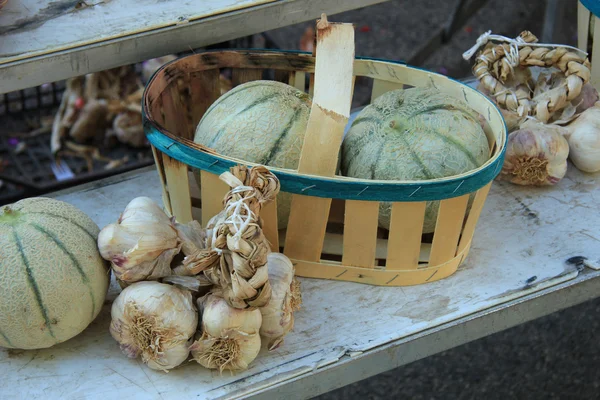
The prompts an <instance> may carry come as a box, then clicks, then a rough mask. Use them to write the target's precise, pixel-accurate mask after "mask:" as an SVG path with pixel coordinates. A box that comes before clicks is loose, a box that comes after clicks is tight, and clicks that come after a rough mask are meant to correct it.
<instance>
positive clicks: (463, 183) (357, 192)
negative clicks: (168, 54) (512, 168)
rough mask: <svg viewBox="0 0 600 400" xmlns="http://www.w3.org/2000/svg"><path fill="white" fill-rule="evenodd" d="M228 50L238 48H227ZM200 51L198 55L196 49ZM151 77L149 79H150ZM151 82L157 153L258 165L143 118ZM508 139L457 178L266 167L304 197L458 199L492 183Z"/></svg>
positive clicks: (196, 161) (214, 165)
mask: <svg viewBox="0 0 600 400" xmlns="http://www.w3.org/2000/svg"><path fill="white" fill-rule="evenodd" d="M222 51H223V50H210V51H206V52H204V53H219V52H222ZM226 51H236V50H231V49H226ZM239 51H250V52H256V51H260V52H275V53H293V54H307V55H310V53H308V52H300V51H281V50H275V51H274V50H258V49H243V50H239ZM197 54H200V53H196V55H197ZM356 59H360V60H371V61H383V62H389V63H394V64H401V65H405V66H406V67H407V68H412V69H419V70H423V71H426V72H427V73H429V74H434V75H438V76H441V77H444V78H445V79H448V80H451V81H453V82H454V83H455V84H458V85H461V86H464V87H466V88H468V89H469V90H474V89H473V88H471V87H470V86H468V85H465V84H464V83H462V82H460V81H457V80H455V79H452V78H449V77H447V76H445V75H441V74H438V73H435V72H431V71H428V70H426V69H422V68H418V67H412V66H409V65H407V64H406V63H404V62H400V61H389V60H384V59H377V58H372V57H356ZM175 62H177V60H173V61H171V62H168V63H166V64H165V65H163V66H162V67H161V68H159V69H158V70H157V71H156V72H155V73H154V75H156V74H157V73H158V72H159V71H160V70H161V69H163V68H165V67H166V66H167V65H170V64H171V63H175ZM154 75H153V76H152V78H150V80H149V81H148V82H149V83H151V82H152V80H153V78H154ZM148 87H149V85H147V86H146V88H145V89H144V95H143V97H142V116H143V124H144V132H145V133H146V137H147V138H148V141H149V142H150V143H151V144H152V145H153V146H154V147H155V148H156V149H157V150H158V151H160V152H162V153H165V154H166V155H168V156H169V157H171V158H174V159H176V160H177V161H180V162H182V163H184V164H187V165H189V166H190V167H193V168H196V169H199V170H203V171H206V172H209V173H212V174H216V175H220V174H222V173H224V172H227V171H229V170H230V168H232V167H234V166H236V165H239V164H240V163H242V164H245V165H247V166H254V165H257V164H254V163H250V162H237V161H232V160H230V159H228V158H224V157H222V156H219V155H217V154H214V153H209V152H206V151H203V150H200V149H196V148H192V147H189V146H187V145H186V144H184V143H182V142H180V141H178V140H175V139H173V138H171V137H170V136H167V135H166V134H165V133H163V132H162V131H161V130H160V129H159V128H157V127H156V126H155V125H154V124H153V122H152V121H151V120H150V119H149V118H148V117H147V115H146V110H145V107H144V105H143V104H144V100H145V99H146V95H147V89H148ZM475 91H476V92H477V93H478V94H479V95H480V96H481V97H482V100H483V101H487V102H488V103H489V104H490V105H491V106H492V107H494V109H496V110H497V112H498V113H499V114H500V117H501V118H502V114H501V112H500V110H499V109H498V107H497V106H496V105H495V104H494V103H493V102H492V101H490V100H489V99H487V98H486V97H485V96H484V95H483V94H482V93H480V92H478V91H477V90H475ZM502 122H503V126H504V132H505V134H506V133H507V128H506V123H505V122H504V119H503V118H502ZM506 142H507V140H504V141H503V144H502V148H501V149H500V151H499V152H498V154H497V155H496V156H495V157H496V158H495V160H494V161H493V162H491V163H489V164H488V165H487V166H485V167H484V168H481V169H479V170H477V171H475V172H474V173H471V174H468V175H464V176H459V177H447V178H441V179H439V180H434V181H389V182H386V181H370V180H365V179H356V178H348V177H329V178H328V177H321V176H315V175H306V174H299V173H297V172H295V171H288V170H283V169H278V168H269V169H270V170H271V171H272V172H273V174H275V176H277V178H278V179H279V182H280V184H281V190H282V191H284V192H289V193H295V194H301V195H306V196H314V197H324V198H332V199H343V200H369V201H391V202H395V201H403V202H404V201H409V202H410V201H433V200H444V199H448V198H452V197H458V196H462V195H465V194H470V193H473V192H475V191H477V190H479V189H481V188H482V187H484V186H485V185H487V184H488V183H490V182H491V181H492V180H493V179H494V178H496V176H498V174H499V173H500V170H501V169H502V165H503V163H504V155H505V152H506Z"/></svg>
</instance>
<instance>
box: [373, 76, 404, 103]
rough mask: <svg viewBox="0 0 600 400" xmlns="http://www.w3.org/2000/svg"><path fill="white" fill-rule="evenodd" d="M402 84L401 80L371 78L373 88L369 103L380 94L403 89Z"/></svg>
mask: <svg viewBox="0 0 600 400" xmlns="http://www.w3.org/2000/svg"><path fill="white" fill-rule="evenodd" d="M403 88H404V85H403V84H402V82H390V81H384V80H381V79H374V80H373V89H372V90H371V103H372V102H373V100H375V99H376V98H378V97H379V96H381V95H382V94H384V93H386V92H389V91H391V90H396V89H403Z"/></svg>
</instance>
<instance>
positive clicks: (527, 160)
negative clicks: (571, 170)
mask: <svg viewBox="0 0 600 400" xmlns="http://www.w3.org/2000/svg"><path fill="white" fill-rule="evenodd" d="M564 133H565V129H564V128H562V127H560V126H557V125H547V124H542V123H536V122H532V121H526V122H524V123H523V124H521V128H520V129H519V130H516V131H514V132H512V133H511V134H510V135H509V136H508V143H507V145H506V156H505V158H504V165H503V167H502V171H501V172H500V175H499V179H502V180H507V181H510V182H512V183H516V184H518V185H532V186H542V185H554V184H556V183H558V181H560V180H561V179H562V178H563V177H564V176H565V173H566V172H567V156H568V154H569V144H568V143H567V140H566V139H565V138H564V137H563V134H564Z"/></svg>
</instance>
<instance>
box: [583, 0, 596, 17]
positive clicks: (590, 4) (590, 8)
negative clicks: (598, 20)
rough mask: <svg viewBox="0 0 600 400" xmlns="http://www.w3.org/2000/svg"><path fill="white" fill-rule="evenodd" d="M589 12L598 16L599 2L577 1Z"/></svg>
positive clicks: (590, 0) (589, 0)
mask: <svg viewBox="0 0 600 400" xmlns="http://www.w3.org/2000/svg"><path fill="white" fill-rule="evenodd" d="M579 1H580V2H581V4H583V6H584V7H585V8H587V9H588V11H589V12H591V13H592V14H594V15H595V16H596V17H597V16H600V1H598V0H579Z"/></svg>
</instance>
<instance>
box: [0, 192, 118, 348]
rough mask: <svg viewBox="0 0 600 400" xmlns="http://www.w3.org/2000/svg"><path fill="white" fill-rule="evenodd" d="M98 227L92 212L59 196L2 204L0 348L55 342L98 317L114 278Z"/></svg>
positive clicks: (0, 210) (69, 336)
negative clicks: (99, 246)
mask: <svg viewBox="0 0 600 400" xmlns="http://www.w3.org/2000/svg"><path fill="white" fill-rule="evenodd" d="M98 232H99V229H98V226H96V224H95V223H94V222H93V221H92V220H91V219H90V218H89V217H88V216H87V215H86V214H84V213H83V212H82V211H80V210H79V209H77V208H76V207H74V206H72V205H70V204H68V203H65V202H63V201H59V200H54V199H49V198H40V197H38V198H30V199H25V200H21V201H19V202H17V203H15V204H12V205H8V206H4V207H1V208H0V292H1V293H2V301H0V347H8V348H18V349H40V348H46V347H50V346H52V345H55V344H57V343H60V342H63V341H65V340H68V339H70V338H72V337H73V336H75V335H77V334H79V333H80V332H81V331H83V330H84V329H85V328H86V327H87V326H88V325H89V324H90V322H92V320H93V319H94V318H96V316H97V315H98V313H99V312H100V310H101V309H102V305H103V303H104V299H105V296H106V291H107V289H108V284H109V277H110V274H109V270H108V266H107V264H106V263H105V261H104V260H103V259H102V258H101V257H100V254H99V253H98V249H97V245H96V240H97V237H98Z"/></svg>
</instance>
